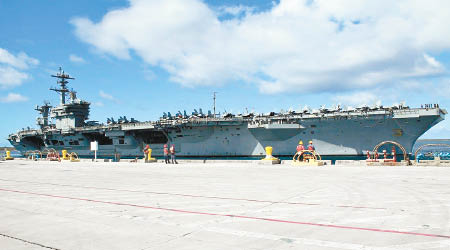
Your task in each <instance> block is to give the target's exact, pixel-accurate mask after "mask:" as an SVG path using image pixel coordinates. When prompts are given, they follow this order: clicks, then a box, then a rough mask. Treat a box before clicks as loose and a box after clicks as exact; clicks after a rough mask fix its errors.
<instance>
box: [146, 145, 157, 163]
mask: <svg viewBox="0 0 450 250" xmlns="http://www.w3.org/2000/svg"><path fill="white" fill-rule="evenodd" d="M150 162H156V158H152V149H151V148H148V149H147V155H146V158H145V163H150Z"/></svg>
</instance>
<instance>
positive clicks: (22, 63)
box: [0, 48, 39, 69]
mask: <svg viewBox="0 0 450 250" xmlns="http://www.w3.org/2000/svg"><path fill="white" fill-rule="evenodd" d="M0 63H2V64H7V65H9V66H12V67H15V68H18V69H28V67H29V66H35V65H38V64H39V60H37V59H35V58H32V57H29V56H28V55H27V54H25V53H23V52H20V53H19V54H17V56H15V55H13V54H11V53H9V52H8V51H7V50H5V49H2V48H0Z"/></svg>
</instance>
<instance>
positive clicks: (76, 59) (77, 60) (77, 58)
mask: <svg viewBox="0 0 450 250" xmlns="http://www.w3.org/2000/svg"><path fill="white" fill-rule="evenodd" d="M69 60H70V61H71V62H74V63H85V62H86V61H85V60H84V59H83V58H82V57H80V56H77V55H75V54H70V55H69Z"/></svg>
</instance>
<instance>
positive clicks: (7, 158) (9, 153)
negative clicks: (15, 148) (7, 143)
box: [5, 150, 14, 161]
mask: <svg viewBox="0 0 450 250" xmlns="http://www.w3.org/2000/svg"><path fill="white" fill-rule="evenodd" d="M5 160H7V161H10V160H14V157H12V156H11V151H9V150H7V151H6V157H5Z"/></svg>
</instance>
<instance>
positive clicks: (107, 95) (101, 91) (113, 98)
mask: <svg viewBox="0 0 450 250" xmlns="http://www.w3.org/2000/svg"><path fill="white" fill-rule="evenodd" d="M99 95H100V97H101V98H103V99H106V100H110V101H113V102H115V103H120V101H119V100H118V99H116V98H115V97H114V96H112V95H110V94H108V93H106V92H105V91H103V90H100V92H99ZM101 105H103V103H102V104H101Z"/></svg>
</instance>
